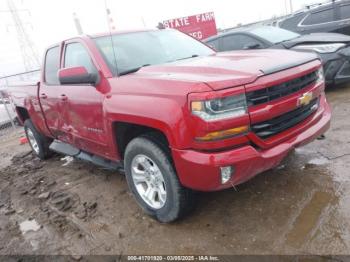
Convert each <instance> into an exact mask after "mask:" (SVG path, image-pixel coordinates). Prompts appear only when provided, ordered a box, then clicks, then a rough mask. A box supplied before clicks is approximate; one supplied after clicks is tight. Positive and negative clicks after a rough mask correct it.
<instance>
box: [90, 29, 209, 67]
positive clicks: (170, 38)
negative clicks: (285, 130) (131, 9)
mask: <svg viewBox="0 0 350 262" xmlns="http://www.w3.org/2000/svg"><path fill="white" fill-rule="evenodd" d="M95 42H96V44H97V46H98V48H99V49H100V51H101V53H102V55H103V56H104V58H105V60H106V63H107V64H108V66H109V67H110V69H111V70H112V71H113V72H114V73H117V72H118V74H121V73H123V72H127V71H128V70H133V69H135V68H138V67H142V66H146V65H157V64H163V63H167V62H173V61H176V60H180V59H185V58H191V57H192V56H207V55H211V54H213V53H215V52H214V51H213V50H212V49H210V48H209V47H207V46H206V45H204V44H202V43H201V42H199V41H197V40H195V39H193V38H192V37H190V36H188V35H186V34H183V33H181V32H178V31H176V30H159V31H147V32H137V33H125V34H116V35H112V36H103V37H98V38H95ZM112 43H113V47H112Z"/></svg>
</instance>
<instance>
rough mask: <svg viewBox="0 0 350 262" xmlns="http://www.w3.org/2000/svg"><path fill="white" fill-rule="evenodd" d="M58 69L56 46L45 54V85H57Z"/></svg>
mask: <svg viewBox="0 0 350 262" xmlns="http://www.w3.org/2000/svg"><path fill="white" fill-rule="evenodd" d="M59 69H60V49H59V47H58V46H56V47H53V48H50V49H49V50H47V52H46V58H45V83H46V84H49V85H58V84H59V81H58V75H57V72H58V70H59Z"/></svg>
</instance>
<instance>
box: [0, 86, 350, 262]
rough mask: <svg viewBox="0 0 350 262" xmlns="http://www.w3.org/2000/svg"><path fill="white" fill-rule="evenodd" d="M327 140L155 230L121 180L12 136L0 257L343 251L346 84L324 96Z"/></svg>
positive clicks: (349, 233)
mask: <svg viewBox="0 0 350 262" xmlns="http://www.w3.org/2000/svg"><path fill="white" fill-rule="evenodd" d="M327 97H328V100H329V102H330V104H331V105H332V108H333V120H332V126H331V129H330V130H329V131H328V132H327V133H326V139H324V140H316V141H314V142H313V143H311V144H309V145H307V146H305V147H302V148H298V149H296V150H295V151H294V152H292V153H291V154H290V155H289V156H288V158H287V159H286V160H285V161H284V162H283V163H282V164H281V165H280V166H279V167H278V168H276V169H275V170H271V171H268V172H265V173H263V174H261V175H259V176H257V177H256V178H254V179H253V180H251V181H250V182H248V183H245V184H243V185H240V186H238V187H237V188H236V189H233V188H232V189H230V190H226V191H223V192H216V193H201V194H199V197H198V202H199V203H198V207H197V209H196V210H195V211H194V212H193V213H192V214H191V215H190V216H188V217H186V218H185V219H183V220H181V221H179V222H176V223H173V224H169V225H163V224H159V223H158V222H156V221H154V220H153V219H151V218H149V217H147V216H145V215H144V213H143V212H142V211H141V210H140V209H139V207H138V206H137V204H136V202H135V201H134V200H133V199H132V196H131V194H130V193H129V191H128V188H127V184H126V181H125V178H124V177H123V176H122V175H119V174H116V173H113V172H110V171H105V170H103V169H100V168H98V167H96V166H93V165H90V164H88V163H85V162H81V161H77V160H74V161H73V162H69V161H67V160H62V158H63V156H55V157H54V158H52V159H50V160H48V161H45V162H42V161H39V160H38V159H36V158H35V157H34V156H33V155H32V154H31V153H30V149H29V146H28V144H26V145H19V138H18V136H11V137H10V138H9V139H7V140H5V141H3V143H2V146H1V149H0V150H1V152H0V159H1V160H0V161H1V163H0V165H1V168H0V252H1V254H17V253H20V254H80V255H82V254H152V255H154V254H200V255H203V254H217V255H220V254H319V255H331V254H337V255H339V254H349V250H350V219H349V218H350V172H349V170H350V122H349V114H350V107H349V104H350V86H348V87H338V88H334V89H331V90H328V92H327Z"/></svg>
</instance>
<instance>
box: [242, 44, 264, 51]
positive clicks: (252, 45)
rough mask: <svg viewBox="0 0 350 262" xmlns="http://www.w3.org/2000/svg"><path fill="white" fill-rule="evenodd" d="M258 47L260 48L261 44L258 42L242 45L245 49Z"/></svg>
mask: <svg viewBox="0 0 350 262" xmlns="http://www.w3.org/2000/svg"><path fill="white" fill-rule="evenodd" d="M259 48H262V46H261V45H260V44H258V43H249V44H247V45H245V46H244V49H245V50H248V49H259Z"/></svg>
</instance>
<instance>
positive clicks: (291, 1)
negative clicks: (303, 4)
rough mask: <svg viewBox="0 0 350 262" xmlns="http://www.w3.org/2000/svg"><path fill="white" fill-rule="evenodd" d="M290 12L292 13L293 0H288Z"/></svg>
mask: <svg viewBox="0 0 350 262" xmlns="http://www.w3.org/2000/svg"><path fill="white" fill-rule="evenodd" d="M289 5H290V13H293V0H289Z"/></svg>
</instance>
